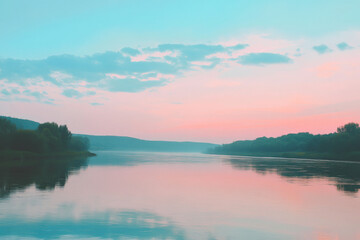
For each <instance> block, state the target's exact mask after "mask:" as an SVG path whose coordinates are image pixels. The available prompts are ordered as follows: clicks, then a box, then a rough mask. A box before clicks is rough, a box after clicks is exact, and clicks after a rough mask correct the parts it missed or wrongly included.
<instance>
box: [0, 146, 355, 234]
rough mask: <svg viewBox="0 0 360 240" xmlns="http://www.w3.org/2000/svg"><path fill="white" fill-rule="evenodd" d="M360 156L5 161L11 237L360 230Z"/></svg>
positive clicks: (5, 217) (3, 193) (6, 225)
mask: <svg viewBox="0 0 360 240" xmlns="http://www.w3.org/2000/svg"><path fill="white" fill-rule="evenodd" d="M359 189H360V164H358V163H348V162H334V161H310V160H286V159H277V158H251V157H233V156H215V155H203V154H187V153H184V154H183V153H181V154H180V153H124V152H98V156H97V157H94V158H89V159H87V160H86V159H85V160H76V161H63V162H61V163H54V164H48V163H43V164H39V165H38V166H32V167H26V166H24V167H17V168H15V167H0V238H1V239H261V240H263V239H318V240H320V239H322V240H325V239H346V240H351V239H360V191H359Z"/></svg>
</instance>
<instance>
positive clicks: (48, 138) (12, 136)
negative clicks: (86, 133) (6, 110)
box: [0, 117, 90, 153]
mask: <svg viewBox="0 0 360 240" xmlns="http://www.w3.org/2000/svg"><path fill="white" fill-rule="evenodd" d="M89 146H90V143H89V139H87V138H86V137H72V134H71V132H70V131H69V129H68V128H67V126H66V125H60V126H59V125H58V124H56V123H43V124H40V125H39V126H38V128H37V129H36V130H17V129H16V126H15V125H14V124H12V123H11V122H10V121H9V120H8V119H6V118H2V117H0V149H1V150H15V151H26V152H33V153H52V152H63V151H68V150H71V151H87V150H88V149H89Z"/></svg>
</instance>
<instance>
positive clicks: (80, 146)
mask: <svg viewBox="0 0 360 240" xmlns="http://www.w3.org/2000/svg"><path fill="white" fill-rule="evenodd" d="M89 147H90V141H89V139H88V138H87V137H72V138H71V141H70V144H69V149H70V150H73V151H87V150H89Z"/></svg>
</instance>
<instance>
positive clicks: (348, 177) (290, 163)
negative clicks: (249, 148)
mask: <svg viewBox="0 0 360 240" xmlns="http://www.w3.org/2000/svg"><path fill="white" fill-rule="evenodd" d="M225 162H228V163H230V164H231V165H232V166H233V167H235V168H238V169H243V170H250V169H251V170H254V171H256V172H259V173H268V172H275V173H276V174H279V175H281V176H283V177H286V178H293V179H294V178H298V179H311V178H326V179H328V180H329V181H334V182H335V184H336V186H337V189H339V190H341V191H345V192H350V193H351V192H353V193H356V192H358V190H359V189H360V164H359V163H356V162H341V161H320V160H306V159H290V160H289V159H285V158H283V159H279V158H257V157H228V158H226V159H225Z"/></svg>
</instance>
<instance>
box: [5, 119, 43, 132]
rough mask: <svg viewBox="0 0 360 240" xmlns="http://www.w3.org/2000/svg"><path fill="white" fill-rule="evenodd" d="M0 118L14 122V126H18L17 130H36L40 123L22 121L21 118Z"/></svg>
mask: <svg viewBox="0 0 360 240" xmlns="http://www.w3.org/2000/svg"><path fill="white" fill-rule="evenodd" d="M0 117H2V118H6V119H8V120H10V122H12V123H13V124H15V125H16V128H17V129H25V130H35V129H37V127H38V126H39V123H38V122H34V121H31V120H26V119H20V118H12V117H5V116H0Z"/></svg>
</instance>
